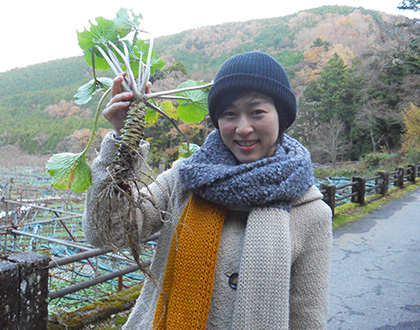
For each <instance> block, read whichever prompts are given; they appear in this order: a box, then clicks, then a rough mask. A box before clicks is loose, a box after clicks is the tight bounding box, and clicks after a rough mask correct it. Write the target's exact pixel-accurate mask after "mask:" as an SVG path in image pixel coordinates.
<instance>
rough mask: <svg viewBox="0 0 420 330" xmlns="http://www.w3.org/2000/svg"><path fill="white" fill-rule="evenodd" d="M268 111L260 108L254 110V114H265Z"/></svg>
mask: <svg viewBox="0 0 420 330" xmlns="http://www.w3.org/2000/svg"><path fill="white" fill-rule="evenodd" d="M265 113H266V112H265V111H264V110H261V109H258V110H253V111H252V115H253V116H261V115H263V114H265Z"/></svg>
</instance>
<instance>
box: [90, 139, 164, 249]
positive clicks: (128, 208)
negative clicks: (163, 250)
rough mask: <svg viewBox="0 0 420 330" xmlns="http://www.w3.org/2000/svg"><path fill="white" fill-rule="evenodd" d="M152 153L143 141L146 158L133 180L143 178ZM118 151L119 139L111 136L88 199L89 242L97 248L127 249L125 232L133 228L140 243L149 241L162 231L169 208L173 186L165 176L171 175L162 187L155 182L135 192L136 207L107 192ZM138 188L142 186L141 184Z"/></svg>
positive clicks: (94, 171) (95, 169)
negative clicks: (147, 160)
mask: <svg viewBox="0 0 420 330" xmlns="http://www.w3.org/2000/svg"><path fill="white" fill-rule="evenodd" d="M148 150H149V144H148V143H147V142H142V156H141V157H140V156H139V157H138V159H136V160H135V166H134V168H135V170H134V173H132V177H140V175H141V174H140V173H139V172H140V168H141V165H142V162H143V161H142V159H144V158H146V156H147V152H148ZM116 151H117V146H116V143H115V140H114V139H113V138H112V135H111V133H109V134H108V135H107V136H106V137H105V138H104V140H103V142H102V145H101V151H100V154H99V155H98V157H97V158H96V159H95V160H94V162H93V164H92V186H91V187H90V188H89V190H88V192H87V196H86V203H85V210H84V215H83V229H84V232H85V236H86V240H87V242H88V243H90V244H92V245H94V246H97V247H106V246H115V247H118V248H121V247H126V246H127V245H128V242H127V239H126V235H125V233H126V231H127V230H133V228H135V231H136V233H137V237H138V238H139V240H144V239H146V238H147V237H148V236H150V235H152V234H153V233H155V232H157V231H159V230H160V228H161V226H162V223H163V222H162V216H164V214H165V211H166V208H167V205H168V196H169V194H168V191H167V190H168V189H169V187H167V182H168V180H166V179H165V177H167V176H170V173H167V174H165V175H163V176H162V177H161V178H160V180H161V182H160V183H159V184H158V183H156V182H155V183H152V184H151V185H149V186H148V187H144V188H143V189H141V191H135V201H136V202H135V207H133V204H132V203H131V204H130V203H129V202H128V200H127V199H126V198H119V197H118V195H113V196H109V195H108V194H104V193H103V192H104V189H105V187H106V185H107V181H108V180H109V174H108V169H107V168H108V166H109V165H110V164H111V163H112V161H113V160H114V157H115V153H116ZM130 176H131V175H130ZM157 181H159V177H158V178H157ZM138 185H139V186H141V183H139V184H138ZM127 219H133V220H134V226H130V228H127Z"/></svg>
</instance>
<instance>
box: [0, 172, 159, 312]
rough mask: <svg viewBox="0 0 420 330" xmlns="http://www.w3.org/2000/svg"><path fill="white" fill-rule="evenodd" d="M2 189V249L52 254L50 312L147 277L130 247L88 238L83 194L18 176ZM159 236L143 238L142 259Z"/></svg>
mask: <svg viewBox="0 0 420 330" xmlns="http://www.w3.org/2000/svg"><path fill="white" fill-rule="evenodd" d="M0 189H1V191H2V195H1V196H0V199H1V202H0V252H1V253H2V256H8V255H11V254H13V253H17V252H19V251H33V252H37V253H42V254H45V255H47V256H48V257H49V259H50V260H51V261H50V263H49V265H48V267H47V268H48V269H49V273H48V298H49V304H48V309H49V313H50V314H60V313H62V312H68V311H72V310H75V309H78V308H80V307H83V306H84V305H86V304H87V303H90V302H92V301H96V300H98V299H100V298H102V297H105V296H108V295H110V294H112V293H116V292H118V291H121V290H123V289H125V288H129V287H132V286H134V285H137V284H139V283H141V282H142V281H143V280H144V275H143V274H142V273H141V272H140V271H139V269H138V266H137V265H136V264H135V262H134V260H133V259H132V258H131V256H130V253H129V252H128V251H124V250H122V251H118V252H116V251H112V250H111V249H97V248H95V247H93V246H91V245H89V244H87V243H86V242H85V238H84V233H83V228H82V213H81V211H82V210H83V206H84V196H80V197H77V198H76V199H75V197H74V196H73V195H72V194H71V193H69V194H70V195H69V196H64V195H63V193H62V192H60V193H61V194H62V195H61V196H60V195H57V194H55V193H54V192H55V189H51V188H48V187H33V186H31V185H29V186H22V185H18V184H16V182H15V181H14V180H9V181H8V182H7V183H6V184H4V183H3V184H2V185H1V186H0ZM40 189H42V190H43V192H42V193H41V194H40V193H39V192H38V191H37V190H40ZM46 192H47V193H46ZM156 238H157V236H154V237H151V238H149V239H148V240H147V241H146V242H143V243H144V244H143V245H144V248H143V251H144V254H143V256H142V258H143V260H146V261H147V260H150V259H151V257H152V255H153V252H154V247H155V244H156V243H155V240H156Z"/></svg>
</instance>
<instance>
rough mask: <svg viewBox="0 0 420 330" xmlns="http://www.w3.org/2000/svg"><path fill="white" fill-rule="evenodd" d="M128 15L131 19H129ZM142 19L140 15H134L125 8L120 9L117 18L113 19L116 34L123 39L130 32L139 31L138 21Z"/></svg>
mask: <svg viewBox="0 0 420 330" xmlns="http://www.w3.org/2000/svg"><path fill="white" fill-rule="evenodd" d="M130 13H131V15H132V17H133V18H130ZM141 19H143V16H142V15H141V14H139V15H135V14H134V12H133V11H132V10H130V11H129V10H128V9H126V8H121V9H120V10H119V11H118V12H117V17H116V18H114V19H113V21H114V22H115V26H116V31H117V34H118V35H119V37H120V38H124V37H125V36H127V34H129V33H130V32H131V31H132V30H135V31H137V30H139V29H140V23H139V20H141Z"/></svg>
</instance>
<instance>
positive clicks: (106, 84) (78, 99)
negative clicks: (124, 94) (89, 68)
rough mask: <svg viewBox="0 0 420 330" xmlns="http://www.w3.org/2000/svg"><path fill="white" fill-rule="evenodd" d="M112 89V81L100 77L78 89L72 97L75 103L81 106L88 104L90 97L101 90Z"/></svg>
mask: <svg viewBox="0 0 420 330" xmlns="http://www.w3.org/2000/svg"><path fill="white" fill-rule="evenodd" d="M111 87H112V79H111V78H107V77H100V78H97V80H95V79H92V80H91V81H89V82H88V83H87V84H84V85H83V86H81V87H79V89H78V90H77V93H76V94H75V95H74V98H75V103H76V104H77V105H82V104H86V103H88V102H89V101H90V100H91V99H92V96H93V95H94V94H95V93H96V92H98V91H101V90H107V89H108V88H111Z"/></svg>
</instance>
